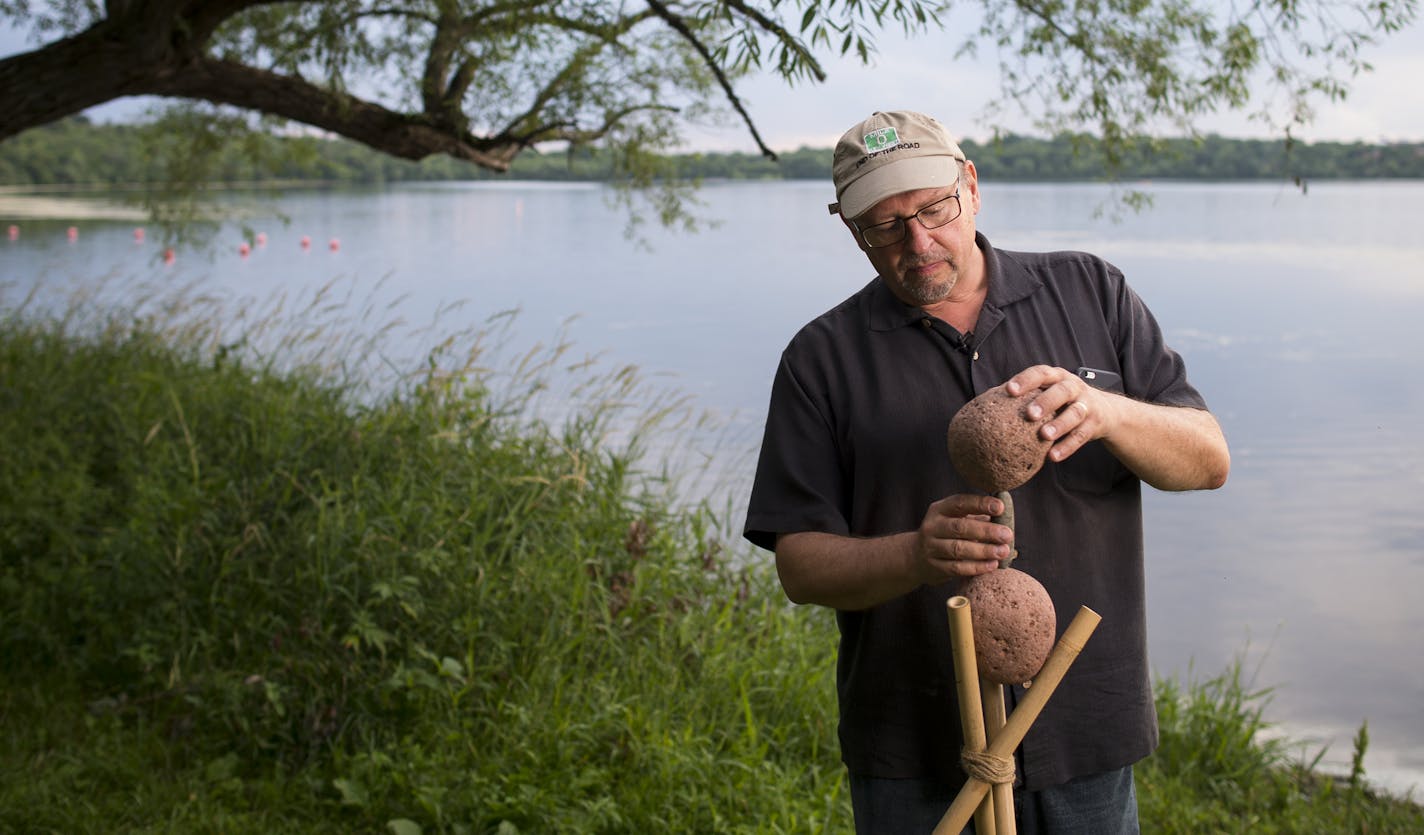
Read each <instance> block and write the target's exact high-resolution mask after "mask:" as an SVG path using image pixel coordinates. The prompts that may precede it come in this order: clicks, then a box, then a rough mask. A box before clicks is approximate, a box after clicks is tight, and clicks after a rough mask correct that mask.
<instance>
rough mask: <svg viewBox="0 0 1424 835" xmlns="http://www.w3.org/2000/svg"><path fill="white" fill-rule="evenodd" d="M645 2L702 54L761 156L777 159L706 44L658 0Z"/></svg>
mask: <svg viewBox="0 0 1424 835" xmlns="http://www.w3.org/2000/svg"><path fill="white" fill-rule="evenodd" d="M647 4H648V8H650V9H652V10H653V14H655V15H657V16H658V17H660V18H662V20H663V21H664V22H665V23H667V25H668V26H670V27H672V29H673V31H675V32H677V33H678V34H679V35H681V36H682V37H683V39H684V40H686V41H687V42H688V43H689V44H691V45H692V48H693V49H695V50H697V54H698V55H701V56H702V60H703V61H704V62H706V64H707V68H708V69H710V70H711V71H712V74H713V75H714V76H716V78H717V83H718V84H719V85H721V87H722V92H723V93H724V94H725V95H726V97H727V101H729V102H731V104H732V107H733V108H734V109H735V110H736V111H737V113H739V114H740V115H741V117H742V121H743V122H745V123H746V126H747V130H749V131H751V134H752V139H754V140H755V141H756V144H757V147H758V148H760V149H761V153H762V156H765V157H766V158H768V159H771V160H775V159H777V156H776V153H775V152H774V151H772V150H771V149H770V148H768V147H766V143H765V142H763V141H762V138H761V133H760V132H759V131H758V130H757V127H756V124H755V123H754V122H752V117H751V115H750V114H749V113H747V109H746V108H745V107H743V106H742V100H741V99H739V98H738V97H737V93H736V91H735V90H733V89H732V82H731V81H729V80H728V79H727V74H726V73H725V72H723V71H722V67H721V66H720V65H719V64H718V63H717V60H716V59H715V58H713V57H712V52H711V50H709V49H708V48H707V45H706V44H704V43H703V42H702V41H701V40H700V39H699V38H698V37H697V35H696V34H694V33H693V31H692V29H690V28H689V27H688V25H687V22H686V21H685V20H683V19H682V18H680V17H678V16H677V15H675V14H673V13H672V11H671V10H669V9H668V7H667V6H664V5H663V4H662V3H661V2H659V0H647Z"/></svg>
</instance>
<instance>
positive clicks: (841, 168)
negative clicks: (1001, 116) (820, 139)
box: [830, 110, 964, 218]
mask: <svg viewBox="0 0 1424 835" xmlns="http://www.w3.org/2000/svg"><path fill="white" fill-rule="evenodd" d="M963 160H964V152H963V151H961V150H959V143H957V142H955V141H954V137H952V136H950V135H949V131H947V130H945V129H944V126H943V125H941V124H940V123H939V122H938V121H936V120H935V119H933V118H931V117H929V116H926V115H924V114H923V113H915V112H913V111H909V110H894V111H890V112H886V113H879V112H877V113H873V114H871V116H870V118H869V119H866V120H865V121H863V122H861V123H860V124H858V125H856V126H855V127H853V128H851V129H850V130H848V131H846V132H845V135H844V136H842V137H841V138H840V141H838V142H837V143H836V152H835V156H834V157H833V158H832V161H831V179H832V180H834V182H835V185H836V200H837V201H838V203H839V206H837V204H836V203H832V204H831V206H830V209H831V212H832V214H834V213H835V212H837V211H839V212H840V214H841V215H843V216H844V217H847V218H853V217H859V216H860V215H861V214H863V213H865V212H866V211H868V210H869V209H870V208H871V207H872V206H874V205H875V204H876V203H879V202H880V201H881V200H884V199H885V198H887V197H890V196H891V195H894V194H901V193H903V192H906V191H915V190H917V189H922V188H944V187H947V186H951V185H954V183H955V182H956V181H957V180H958V179H959V166H958V164H957V162H962V161H963Z"/></svg>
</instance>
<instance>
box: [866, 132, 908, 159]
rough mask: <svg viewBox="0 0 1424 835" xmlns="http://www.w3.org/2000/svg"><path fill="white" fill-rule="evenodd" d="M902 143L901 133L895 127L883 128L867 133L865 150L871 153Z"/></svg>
mask: <svg viewBox="0 0 1424 835" xmlns="http://www.w3.org/2000/svg"><path fill="white" fill-rule="evenodd" d="M899 143H900V134H898V133H896V132H895V129H894V128H881V129H880V130H877V131H873V132H871V133H867V134H866V135H865V150H866V151H868V152H870V153H872V154H873V153H875V152H876V151H883V150H885V149H886V148H889V147H891V146H892V145H898V144H899Z"/></svg>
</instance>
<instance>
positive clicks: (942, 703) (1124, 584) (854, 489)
mask: <svg viewBox="0 0 1424 835" xmlns="http://www.w3.org/2000/svg"><path fill="white" fill-rule="evenodd" d="M977 242H978V246H979V248H980V249H981V250H983V252H984V256H985V263H986V266H987V269H988V280H989V292H988V297H987V298H986V300H985V303H984V307H983V310H982V312H981V313H980V315H979V321H978V324H977V325H976V329H975V331H974V333H973V334H971V335H968V336H964V335H961V334H959V333H958V332H957V331H955V329H954V328H952V327H950V326H949V325H948V324H946V323H945V322H943V321H940V320H937V319H932V318H930V317H928V316H926V314H925V313H924V312H923V311H920V310H919V309H917V308H914V307H910V306H907V305H905V304H903V303H901V302H900V301H899V300H897V299H896V298H895V297H894V295H892V294H891V293H890V291H889V290H888V289H887V288H886V287H885V285H884V283H883V282H881V281H880V280H879V278H877V279H875V280H874V281H872V282H871V283H870V284H868V285H867V286H866V287H865V288H864V289H863V290H861V291H860V292H858V293H856V294H855V295H854V296H852V297H850V298H849V299H847V300H846V301H845V302H843V303H841V304H840V305H839V306H837V307H836V308H835V309H833V310H831V311H829V312H827V313H825V314H823V315H822V316H820V317H819V318H817V319H816V320H815V321H813V322H811V323H810V324H808V325H806V327H804V328H803V329H802V330H801V331H800V332H799V333H797V334H796V336H795V337H794V338H793V339H792V340H791V343H790V344H789V345H788V346H787V348H786V350H785V352H784V353H783V354H782V358H781V364H780V366H779V367H778V368H777V371H776V377H775V381H774V383H773V385H772V394H771V408H770V412H769V414H768V416H767V425H766V436H765V439H764V440H763V443H762V448H761V455H760V460H759V462H758V465H757V475H756V482H755V484H754V486H753V488H752V496H751V502H750V506H749V510H748V514H747V524H746V529H745V533H746V536H747V538H748V539H750V540H751V541H752V542H754V543H755V544H757V545H759V546H761V547H763V548H767V549H770V548H772V547H773V545H774V544H775V538H776V534H778V533H791V532H797V531H822V532H826V533H832V534H840V535H847V536H865V537H872V536H881V535H885V534H892V533H899V532H902V531H908V530H913V529H915V528H917V527H918V526H919V524H920V521H921V520H922V519H923V517H924V514H925V511H926V509H927V508H928V506H929V505H930V503H931V502H933V501H936V500H938V499H940V498H943V497H945V496H948V495H951V494H954V493H968V492H973V489H972V488H971V487H970V486H969V485H968V484H967V483H965V482H964V480H963V479H962V478H960V476H959V475H958V473H956V472H955V470H954V467H953V466H952V465H951V463H950V461H949V457H948V453H947V452H946V447H945V430H946V429H947V428H948V426H949V420H950V418H951V417H952V416H953V415H954V413H955V412H956V411H958V410H959V408H960V407H961V406H963V405H964V404H965V403H966V402H968V401H969V400H970V399H972V398H973V397H974V396H975V395H977V394H979V393H980V392H983V391H984V390H985V389H989V388H992V387H994V386H996V385H998V384H1000V383H1002V382H1004V381H1005V380H1007V379H1009V378H1010V377H1012V376H1013V375H1014V374H1016V373H1018V372H1019V371H1021V370H1023V369H1024V368H1026V367H1028V366H1031V365H1037V364H1048V365H1055V366H1061V367H1063V368H1067V369H1069V370H1073V369H1076V368H1078V367H1079V366H1088V367H1092V368H1099V369H1105V370H1108V371H1115V372H1117V373H1118V374H1119V375H1120V376H1121V377H1122V380H1123V389H1125V393H1126V394H1127V395H1129V396H1131V397H1134V398H1137V399H1140V400H1146V401H1150V402H1153V403H1161V404H1167V405H1174V406H1188V407H1196V408H1205V403H1204V402H1203V400H1202V397H1201V395H1200V394H1198V393H1197V391H1196V389H1194V388H1193V387H1192V386H1191V385H1190V384H1189V383H1188V382H1187V378H1186V372H1185V369H1184V367H1183V364H1182V361H1181V358H1180V357H1179V356H1178V355H1177V354H1176V353H1175V352H1173V351H1172V350H1171V349H1170V348H1168V347H1167V345H1166V344H1165V343H1164V342H1163V339H1162V333H1161V330H1160V328H1159V327H1158V325H1157V322H1156V320H1155V319H1154V318H1153V316H1152V314H1151V312H1150V311H1148V309H1147V308H1146V306H1144V305H1143V303H1142V301H1141V300H1140V299H1139V298H1138V297H1137V295H1136V294H1135V293H1134V292H1133V291H1132V290H1131V288H1129V287H1128V286H1127V284H1126V282H1125V281H1124V279H1123V276H1122V273H1121V272H1119V271H1118V270H1117V268H1115V267H1113V266H1112V265H1111V264H1108V263H1106V262H1105V261H1103V260H1101V259H1099V258H1096V257H1094V256H1091V255H1087V254H1084V253H1078V252H1055V253H1023V252H1008V251H999V250H996V249H994V248H993V247H992V246H990V244H989V242H988V240H987V239H985V238H984V236H983V235H979V236H978V239H977ZM1013 496H1014V508H1015V511H1016V514H1017V523H1016V541H1017V546H1016V547H1017V548H1018V550H1019V558H1018V560H1017V561H1016V562H1015V563H1014V567H1015V568H1018V569H1020V570H1022V571H1025V572H1027V573H1029V574H1031V575H1033V576H1035V577H1037V578H1038V580H1039V581H1040V582H1042V583H1043V585H1044V586H1045V587H1046V588H1047V589H1048V591H1049V594H1050V595H1051V596H1052V598H1053V603H1054V606H1055V608H1056V610H1057V614H1058V631H1059V634H1061V633H1062V631H1063V630H1064V629H1065V628H1067V625H1068V623H1069V621H1071V620H1072V619H1073V616H1074V614H1075V613H1076V612H1077V610H1078V607H1079V606H1080V605H1086V606H1089V607H1091V608H1092V609H1093V610H1094V611H1096V612H1098V613H1099V614H1100V615H1102V617H1103V620H1102V623H1101V624H1100V625H1099V627H1098V629H1097V631H1096V632H1095V633H1094V635H1093V637H1092V639H1091V640H1090V641H1089V642H1088V645H1087V646H1086V647H1085V649H1084V651H1083V653H1082V654H1081V655H1080V656H1079V658H1078V660H1077V661H1076V662H1075V663H1074V665H1073V667H1072V669H1071V670H1070V671H1069V673H1068V675H1067V677H1066V679H1065V680H1064V681H1063V683H1062V685H1061V686H1060V687H1059V689H1058V690H1057V691H1056V692H1055V694H1054V696H1053V698H1052V699H1051V700H1050V701H1049V704H1048V707H1047V708H1046V709H1045V711H1044V713H1043V714H1042V715H1041V717H1040V718H1039V720H1038V721H1037V722H1036V723H1035V725H1034V727H1033V729H1032V730H1031V731H1030V733H1029V735H1028V737H1027V738H1026V739H1025V741H1024V744H1023V747H1022V751H1021V760H1020V764H1019V775H1020V777H1021V778H1022V779H1023V780H1024V783H1025V785H1026V786H1027V787H1028V788H1030V789H1037V788H1043V787H1047V786H1051V785H1055V784H1058V783H1062V782H1064V781H1066V780H1069V779H1071V778H1073V777H1077V776H1081V775H1085V774H1092V773H1097V772H1101V771H1105V770H1109V769H1113V768H1120V767H1122V766H1124V765H1127V764H1130V763H1133V762H1136V761H1137V760H1139V759H1141V758H1142V757H1144V756H1146V755H1147V754H1149V753H1151V751H1152V750H1153V749H1154V748H1155V747H1156V743H1157V721H1156V715H1155V712H1154V710H1153V700H1152V687H1151V681H1150V677H1149V670H1148V665H1147V642H1146V615H1145V603H1144V588H1143V553H1142V552H1143V547H1142V507H1141V493H1140V482H1139V481H1138V479H1137V478H1136V477H1135V476H1133V474H1132V473H1131V472H1129V471H1128V470H1127V469H1126V468H1125V467H1124V466H1123V465H1122V464H1121V463H1119V462H1118V461H1117V459H1116V458H1114V457H1113V456H1112V455H1111V454H1109V453H1108V452H1107V450H1106V449H1105V448H1104V447H1103V445H1102V443H1101V442H1096V441H1095V442H1093V443H1091V444H1089V445H1087V446H1086V447H1084V448H1083V449H1081V450H1079V452H1078V453H1077V454H1075V455H1074V456H1073V457H1072V458H1070V459H1069V460H1067V461H1065V462H1063V463H1061V464H1054V463H1052V462H1049V463H1047V464H1046V465H1045V466H1044V468H1043V470H1041V471H1040V472H1039V473H1038V475H1036V476H1034V478H1033V479H1031V480H1030V481H1029V482H1028V483H1027V484H1025V485H1024V486H1022V487H1020V488H1019V489H1017V490H1015V491H1014V493H1013ZM954 586H955V584H954V583H949V584H945V585H942V586H938V587H933V588H931V587H921V588H920V589H917V590H916V591H914V592H911V593H909V594H907V595H905V596H903V597H900V598H898V599H895V600H892V601H889V602H887V603H884V604H882V605H880V606H877V607H874V608H872V609H869V610H866V611H860V612H837V622H838V624H839V626H840V633H841V641H840V656H839V662H838V667H837V675H836V680H837V686H838V690H839V697H840V708H841V723H840V740H841V752H842V757H843V759H844V760H845V762H846V765H847V767H848V768H849V769H850V770H851V771H852V772H853V773H856V774H861V775H866V776H874V777H935V778H938V779H942V780H945V781H946V782H947V783H949V784H951V785H954V784H958V783H962V782H963V780H964V777H963V775H962V773H961V772H960V771H959V766H958V757H959V749H960V747H961V745H962V743H961V740H960V730H959V714H958V707H957V703H956V697H955V687H954V669H953V662H952V660H951V650H950V642H949V626H948V620H947V616H946V612H945V601H946V600H947V599H948V598H949V597H950V596H951V595H952V594H953V593H954V590H955V589H954ZM1015 695H1017V694H1016V693H1011V694H1010V709H1012V705H1013V702H1014V696H1015Z"/></svg>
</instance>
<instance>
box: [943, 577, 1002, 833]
mask: <svg viewBox="0 0 1424 835" xmlns="http://www.w3.org/2000/svg"><path fill="white" fill-rule="evenodd" d="M947 605H948V606H949V639H950V642H951V644H952V645H953V648H954V683H955V685H956V687H957V688H958V691H959V724H960V727H961V728H962V729H963V730H964V749H965V750H966V751H968V752H969V753H971V754H982V753H983V752H984V750H985V749H987V748H988V747H989V741H988V738H987V736H986V734H985V733H984V710H983V707H982V706H981V705H980V700H979V694H980V687H979V665H978V662H977V661H976V660H975V656H974V622H973V620H972V619H971V618H970V612H969V599H968V598H965V597H959V596H956V597H951V598H950V599H949V603H948V604H947ZM974 831H975V832H980V833H984V835H998V831H999V830H998V827H997V826H996V824H995V820H994V804H993V803H980V804H979V805H978V806H976V807H975V811H974Z"/></svg>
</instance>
